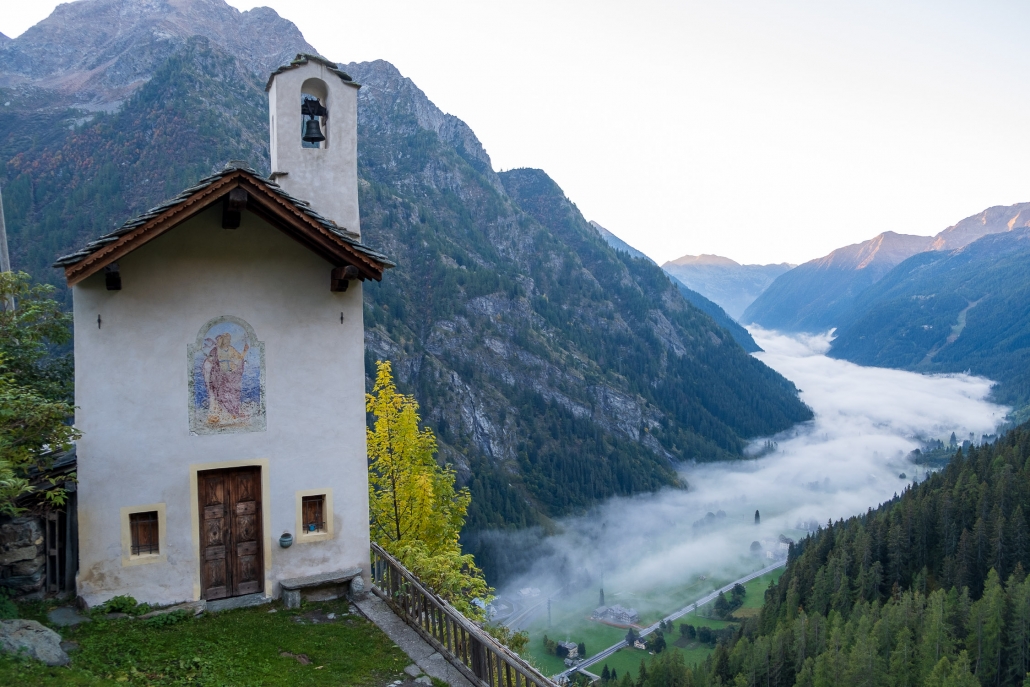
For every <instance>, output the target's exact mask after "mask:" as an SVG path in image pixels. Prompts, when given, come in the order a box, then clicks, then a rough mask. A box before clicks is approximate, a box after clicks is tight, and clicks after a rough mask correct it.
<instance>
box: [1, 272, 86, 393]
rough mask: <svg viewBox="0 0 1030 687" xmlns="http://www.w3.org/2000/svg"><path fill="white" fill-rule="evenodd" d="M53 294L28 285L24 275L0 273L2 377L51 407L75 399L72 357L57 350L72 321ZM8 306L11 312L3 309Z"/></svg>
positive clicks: (67, 337) (66, 337)
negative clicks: (53, 402)
mask: <svg viewBox="0 0 1030 687" xmlns="http://www.w3.org/2000/svg"><path fill="white" fill-rule="evenodd" d="M55 291H56V289H54V287H53V286H50V285H49V284H33V283H32V278H31V277H30V276H29V275H28V274H26V273H25V272H0V355H2V356H3V358H4V366H3V368H2V371H3V372H5V373H7V374H10V375H12V377H13V380H14V383H15V384H17V385H18V386H20V387H25V388H27V389H31V390H32V391H33V392H35V393H36V394H38V395H39V396H42V397H43V398H46V399H49V400H51V401H65V402H68V403H70V402H71V401H72V397H73V395H74V384H75V380H74V374H73V368H72V356H71V353H70V352H69V353H64V354H62V355H58V354H57V353H56V352H57V349H59V348H60V347H63V346H65V345H66V344H67V343H68V342H69V341H71V336H72V334H71V324H72V321H71V315H70V314H68V313H66V312H64V311H63V310H62V309H61V304H60V303H58V302H57V301H55V300H53V295H54V292H55ZM8 302H13V303H14V304H15V308H14V309H10V308H4V307H2V304H4V303H8Z"/></svg>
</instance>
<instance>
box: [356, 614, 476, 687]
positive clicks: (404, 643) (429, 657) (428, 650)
mask: <svg viewBox="0 0 1030 687" xmlns="http://www.w3.org/2000/svg"><path fill="white" fill-rule="evenodd" d="M352 605H353V606H354V607H355V608H356V609H357V610H358V611H359V612H360V613H361V614H362V615H363V616H365V617H366V618H368V619H369V620H371V621H372V622H373V623H374V624H375V625H376V626H377V627H378V628H379V629H380V630H382V631H383V634H385V635H386V636H387V637H389V638H390V639H391V640H393V643H394V644H396V645H397V646H399V647H400V648H401V650H402V651H403V652H404V653H405V654H407V655H408V658H410V659H411V660H412V661H414V662H415V664H416V665H417V666H418V667H419V668H420V669H421V670H422V672H423V673H425V674H426V675H431V676H432V677H435V678H436V679H437V680H443V681H444V682H446V683H447V684H448V685H450V686H451V687H475V685H473V684H472V683H471V682H469V680H468V678H466V677H465V676H464V675H462V674H461V673H459V672H458V669H457V668H455V667H454V666H452V665H451V664H450V662H449V661H448V660H447V659H446V658H444V657H443V656H441V655H440V654H439V653H437V651H436V649H434V648H433V647H432V646H431V645H430V644H429V643H428V642H427V641H426V640H424V639H422V637H421V636H419V634H418V633H417V632H415V630H413V629H411V627H410V626H409V625H408V624H407V623H406V622H404V621H403V620H402V619H401V618H399V617H397V615H396V614H395V613H394V612H393V611H392V610H391V609H390V607H389V606H387V605H386V602H385V601H383V600H382V599H380V598H379V597H378V596H375V595H374V594H369V595H368V596H366V597H365V598H364V599H359V600H355V601H354V602H353V604H352Z"/></svg>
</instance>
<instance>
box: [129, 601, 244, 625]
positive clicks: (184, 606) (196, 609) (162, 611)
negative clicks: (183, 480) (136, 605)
mask: <svg viewBox="0 0 1030 687" xmlns="http://www.w3.org/2000/svg"><path fill="white" fill-rule="evenodd" d="M254 605H255V606H256V605H257V604H254ZM206 610H207V601H204V600H203V599H201V600H200V601H187V602H186V603H181V604H176V605H174V606H166V607H165V608H159V609H157V610H156V611H151V612H150V613H144V614H143V615H141V616H140V620H144V619H146V618H153V617H154V616H158V615H166V614H168V613H175V612H176V611H192V612H193V615H200V614H201V613H203V612H204V611H206Z"/></svg>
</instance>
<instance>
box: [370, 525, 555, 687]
mask: <svg viewBox="0 0 1030 687" xmlns="http://www.w3.org/2000/svg"><path fill="white" fill-rule="evenodd" d="M372 592H373V593H374V594H375V595H376V596H379V597H380V598H382V599H383V600H384V601H385V602H386V603H387V604H389V605H390V608H392V609H393V611H394V612H395V613H396V614H397V615H398V616H400V617H401V618H403V619H404V621H405V622H406V623H408V625H410V626H411V627H413V628H414V629H415V631H416V632H418V633H419V634H420V635H421V636H422V638H423V639H425V640H426V641H427V642H429V643H430V644H431V645H432V646H433V648H435V649H436V650H437V651H439V652H440V654H441V655H442V656H444V657H445V658H447V660H448V661H450V662H451V664H453V665H454V667H455V668H457V669H458V670H459V671H461V673H462V675H464V676H465V677H467V678H468V679H469V680H471V681H472V684H475V685H480V686H481V687H555V683H554V682H553V681H551V680H550V679H549V678H547V677H544V676H543V675H542V674H541V673H540V671H538V670H537V669H536V668H534V667H533V666H531V665H529V664H528V663H526V662H525V661H524V660H523V659H522V658H520V657H519V656H518V655H517V654H515V653H513V652H512V651H510V650H509V649H507V648H506V647H504V646H502V645H501V644H500V643H499V642H498V641H497V640H495V639H494V638H493V637H491V636H490V635H488V634H487V633H486V632H484V631H483V630H482V629H481V628H480V627H478V626H477V625H476V624H475V623H473V622H472V621H471V620H469V619H468V618H466V617H465V616H464V615H462V614H461V613H459V612H458V611H457V610H455V609H454V607H453V606H451V605H450V604H449V603H447V602H446V601H444V600H443V599H441V598H440V597H439V596H437V595H436V594H434V593H433V592H431V591H430V590H428V589H427V588H426V587H424V586H423V585H422V583H421V582H419V581H418V579H417V578H416V577H415V576H414V575H412V574H411V572H409V571H408V570H407V569H406V568H405V567H404V566H403V565H401V564H400V562H399V561H398V560H397V559H396V558H394V557H393V556H391V555H390V554H388V553H387V552H386V551H384V550H383V549H382V547H380V546H378V545H377V544H375V543H373V544H372Z"/></svg>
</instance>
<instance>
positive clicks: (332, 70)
mask: <svg viewBox="0 0 1030 687" xmlns="http://www.w3.org/2000/svg"><path fill="white" fill-rule="evenodd" d="M359 88H360V86H359V85H358V84H356V83H354V80H353V79H351V77H350V76H349V75H348V74H346V73H344V72H342V71H340V69H338V68H337V66H336V65H335V64H334V63H332V62H330V61H328V60H326V59H324V58H321V57H318V56H317V55H305V54H300V55H297V57H296V58H294V59H293V61H292V62H290V63H289V64H288V65H285V66H283V67H280V68H279V69H277V70H276V71H275V72H273V73H272V76H271V77H270V78H269V79H268V85H267V86H266V87H265V90H267V91H268V116H269V131H270V132H271V141H270V146H269V150H270V151H271V157H272V179H273V180H274V181H275V182H276V183H278V184H279V185H280V186H281V187H282V188H283V189H284V190H285V191H286V192H287V193H289V194H290V195H292V196H294V197H295V198H299V199H301V200H306V201H308V202H309V203H310V204H311V208H312V209H313V210H315V211H316V212H318V213H319V214H321V215H322V216H323V217H326V218H327V219H331V220H333V221H334V222H336V224H337V225H339V226H340V227H342V228H344V229H347V230H348V231H352V232H354V233H355V234H360V233H361V227H360V226H359V216H358V89H359Z"/></svg>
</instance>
